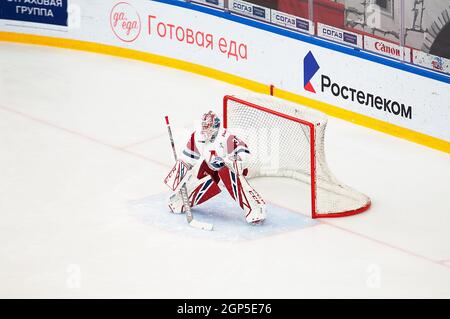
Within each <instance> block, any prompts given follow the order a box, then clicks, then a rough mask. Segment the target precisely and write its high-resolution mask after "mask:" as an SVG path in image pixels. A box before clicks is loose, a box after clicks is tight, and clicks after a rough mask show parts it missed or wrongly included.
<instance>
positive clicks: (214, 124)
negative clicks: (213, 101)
mask: <svg viewBox="0 0 450 319" xmlns="http://www.w3.org/2000/svg"><path fill="white" fill-rule="evenodd" d="M219 129H220V119H219V117H218V116H217V115H216V114H215V113H214V112H213V111H209V112H208V113H205V114H203V116H202V132H201V133H202V135H203V136H204V137H205V140H206V141H209V142H213V141H214V140H215V139H216V136H217V133H218V132H219Z"/></svg>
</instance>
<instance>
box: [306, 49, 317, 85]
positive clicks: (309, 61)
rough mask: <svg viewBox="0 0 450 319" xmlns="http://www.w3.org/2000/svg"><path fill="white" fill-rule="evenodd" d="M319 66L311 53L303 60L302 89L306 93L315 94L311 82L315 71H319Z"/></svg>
mask: <svg viewBox="0 0 450 319" xmlns="http://www.w3.org/2000/svg"><path fill="white" fill-rule="evenodd" d="M319 69H320V66H319V64H318V63H317V61H316V58H315V57H314V55H313V54H312V52H311V51H309V52H308V54H307V55H306V56H305V58H304V59H303V87H304V88H305V90H306V91H309V92H311V93H316V90H314V87H313V85H312V84H311V80H312V78H313V77H314V75H316V73H317V71H319Z"/></svg>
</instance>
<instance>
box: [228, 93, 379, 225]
mask: <svg viewBox="0 0 450 319" xmlns="http://www.w3.org/2000/svg"><path fill="white" fill-rule="evenodd" d="M223 117H224V127H225V128H229V129H230V130H232V131H233V133H234V134H236V135H238V136H239V137H240V138H242V139H243V140H244V141H245V142H246V143H247V145H248V146H249V149H250V152H251V154H252V156H251V157H250V162H249V166H248V168H249V175H248V178H254V177H262V176H278V177H288V178H293V179H296V180H299V181H301V182H303V183H307V184H308V185H309V186H308V189H309V190H310V198H311V210H312V212H311V215H312V217H313V218H322V217H342V216H349V215H354V214H358V213H361V212H363V211H365V210H367V209H368V208H369V207H370V199H369V197H367V196H366V195H364V194H362V193H360V192H358V191H356V190H354V189H353V188H351V187H349V186H347V185H344V184H342V183H341V182H339V181H338V180H337V179H336V177H334V175H333V174H332V173H331V171H330V169H329V168H328V165H327V163H326V160H325V150H324V138H325V129H326V126H327V117H326V116H325V115H324V114H323V113H320V112H317V111H313V110H311V109H308V108H306V107H304V106H301V105H299V104H295V103H290V102H287V101H284V100H281V99H278V98H275V97H272V96H266V95H262V94H252V95H249V96H245V97H243V98H238V97H235V96H225V97H224V101H223Z"/></svg>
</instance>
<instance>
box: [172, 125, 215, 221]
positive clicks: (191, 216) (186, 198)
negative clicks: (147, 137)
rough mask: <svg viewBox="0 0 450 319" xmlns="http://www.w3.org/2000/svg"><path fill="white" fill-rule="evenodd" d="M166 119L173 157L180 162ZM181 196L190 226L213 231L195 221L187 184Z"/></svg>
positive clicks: (183, 187)
mask: <svg viewBox="0 0 450 319" xmlns="http://www.w3.org/2000/svg"><path fill="white" fill-rule="evenodd" d="M165 119H166V125H167V131H168V133H169V138H170V144H171V145H172V151H173V156H174V158H175V162H176V161H177V160H178V156H177V151H176V149H175V142H174V140H173V135H172V129H171V128H170V123H169V117H168V116H166V117H165ZM180 194H181V199H182V201H183V205H184V207H185V210H186V220H187V222H188V223H189V225H191V226H192V227H194V228H198V229H202V230H213V224H209V223H203V222H199V221H197V220H195V219H194V214H193V213H192V210H191V205H189V196H188V193H187V188H186V184H184V185H182V186H181V189H180Z"/></svg>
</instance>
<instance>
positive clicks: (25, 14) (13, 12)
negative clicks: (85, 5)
mask: <svg viewBox="0 0 450 319" xmlns="http://www.w3.org/2000/svg"><path fill="white" fill-rule="evenodd" d="M67 1H68V0H0V19H4V20H14V21H27V22H36V23H45V24H52V25H61V26H67Z"/></svg>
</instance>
